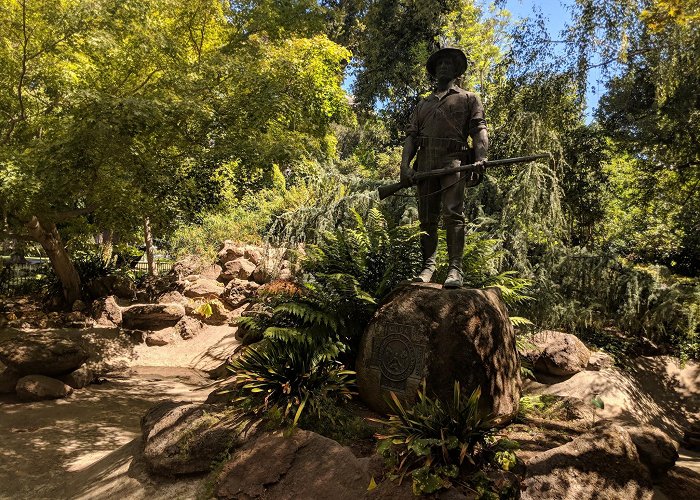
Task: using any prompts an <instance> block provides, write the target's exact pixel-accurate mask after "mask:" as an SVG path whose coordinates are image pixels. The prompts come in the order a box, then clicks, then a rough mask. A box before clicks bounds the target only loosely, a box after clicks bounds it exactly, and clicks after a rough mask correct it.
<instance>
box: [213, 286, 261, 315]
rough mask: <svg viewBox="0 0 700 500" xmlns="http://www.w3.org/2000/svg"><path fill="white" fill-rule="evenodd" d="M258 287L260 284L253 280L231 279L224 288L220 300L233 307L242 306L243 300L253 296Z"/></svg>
mask: <svg viewBox="0 0 700 500" xmlns="http://www.w3.org/2000/svg"><path fill="white" fill-rule="evenodd" d="M258 288H260V285H258V284H257V283H255V282H254V281H245V280H240V279H233V280H231V281H229V282H228V284H227V285H226V288H224V293H222V294H221V300H223V301H224V302H225V303H227V304H228V305H229V306H231V307H233V308H234V309H235V308H237V307H240V306H242V305H243V303H244V302H245V301H247V300H248V299H249V298H250V297H251V296H253V294H255V291H256V290H257V289H258Z"/></svg>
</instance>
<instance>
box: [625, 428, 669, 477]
mask: <svg viewBox="0 0 700 500" xmlns="http://www.w3.org/2000/svg"><path fill="white" fill-rule="evenodd" d="M627 431H628V432H629V433H630V437H631V438H632V442H633V443H634V445H635V446H636V447H637V453H639V459H640V460H641V461H642V463H643V464H644V465H646V466H647V468H648V469H649V472H651V475H652V477H659V476H662V475H663V474H665V473H666V472H668V471H669V470H670V469H671V468H672V467H673V466H674V465H675V464H676V460H678V446H677V444H676V443H675V441H673V440H672V439H671V438H670V437H669V436H668V434H666V433H665V432H663V431H661V430H660V429H657V428H656V427H651V426H648V425H645V426H640V427H629V428H627Z"/></svg>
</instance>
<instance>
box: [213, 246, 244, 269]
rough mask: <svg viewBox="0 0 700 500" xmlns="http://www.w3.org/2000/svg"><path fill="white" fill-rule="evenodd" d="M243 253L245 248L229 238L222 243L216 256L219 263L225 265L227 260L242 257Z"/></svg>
mask: <svg viewBox="0 0 700 500" xmlns="http://www.w3.org/2000/svg"><path fill="white" fill-rule="evenodd" d="M244 255H245V249H244V248H243V246H241V245H238V244H236V243H235V242H233V241H231V240H226V241H224V242H223V243H222V245H221V248H220V249H219V253H218V254H217V257H218V258H219V264H221V265H222V266H224V267H225V266H226V263H227V262H230V261H232V260H235V259H238V258H239V257H243V256H244Z"/></svg>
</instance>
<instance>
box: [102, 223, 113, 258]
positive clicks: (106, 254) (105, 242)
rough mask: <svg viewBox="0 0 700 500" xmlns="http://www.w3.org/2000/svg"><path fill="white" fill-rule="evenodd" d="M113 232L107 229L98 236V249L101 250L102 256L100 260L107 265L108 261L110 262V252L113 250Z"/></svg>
mask: <svg viewBox="0 0 700 500" xmlns="http://www.w3.org/2000/svg"><path fill="white" fill-rule="evenodd" d="M113 234H114V233H113V232H112V230H111V229H107V230H105V231H102V233H101V234H100V249H101V254H102V260H103V261H104V262H105V263H109V261H111V260H112V252H113V250H114V245H113V240H112V236H113Z"/></svg>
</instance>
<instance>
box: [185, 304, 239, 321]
mask: <svg viewBox="0 0 700 500" xmlns="http://www.w3.org/2000/svg"><path fill="white" fill-rule="evenodd" d="M185 311H187V314H188V315H189V316H192V317H194V318H197V319H198V320H200V321H202V322H203V323H206V324H208V325H226V324H228V323H230V322H231V319H232V313H231V311H229V310H228V309H227V308H226V306H225V305H224V303H223V302H221V301H220V300H218V299H215V300H203V299H197V300H192V301H190V302H189V303H188V304H187V305H186V306H185Z"/></svg>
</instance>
